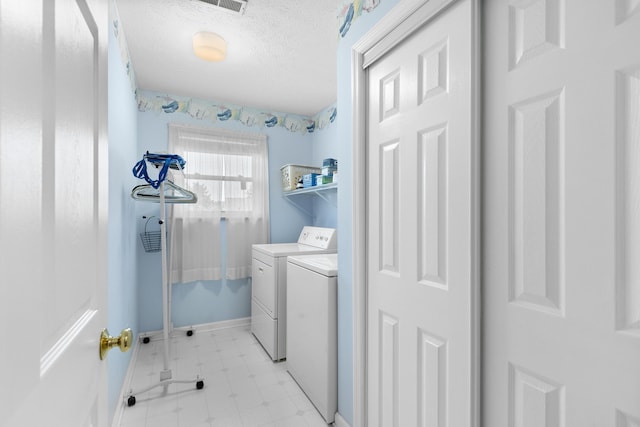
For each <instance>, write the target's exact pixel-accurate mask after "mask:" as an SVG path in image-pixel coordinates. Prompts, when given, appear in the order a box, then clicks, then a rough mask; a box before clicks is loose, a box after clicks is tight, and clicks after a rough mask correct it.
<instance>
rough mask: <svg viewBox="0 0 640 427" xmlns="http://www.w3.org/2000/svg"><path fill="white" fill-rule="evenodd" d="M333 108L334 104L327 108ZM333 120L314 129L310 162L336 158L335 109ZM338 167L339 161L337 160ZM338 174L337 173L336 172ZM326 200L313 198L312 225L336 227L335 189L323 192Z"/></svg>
mask: <svg viewBox="0 0 640 427" xmlns="http://www.w3.org/2000/svg"><path fill="white" fill-rule="evenodd" d="M332 108H333V109H335V106H333V107H330V108H328V109H327V110H331V109H332ZM334 117H335V120H334V121H333V122H332V123H329V124H328V125H327V126H326V127H323V128H322V129H319V130H316V131H315V132H314V133H313V134H312V144H311V146H312V150H313V151H312V156H311V164H312V165H317V166H322V161H323V160H324V159H328V158H331V159H336V160H338V150H339V145H340V144H339V140H338V122H339V121H340V116H339V115H338V113H337V111H335V112H334ZM338 167H340V163H339V162H338ZM338 176H339V174H338ZM325 197H326V200H325V199H323V198H321V197H315V198H314V199H313V207H312V209H313V211H312V212H313V225H315V226H317V227H330V228H337V227H338V206H337V205H338V195H337V191H333V192H328V193H326V194H325Z"/></svg>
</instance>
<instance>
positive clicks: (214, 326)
mask: <svg viewBox="0 0 640 427" xmlns="http://www.w3.org/2000/svg"><path fill="white" fill-rule="evenodd" d="M249 325H251V317H242V318H240V319H231V320H222V321H220V322H211V323H202V324H199V325H192V326H181V327H179V328H173V333H174V334H175V333H176V332H180V333H183V332H184V333H186V331H189V330H192V331H194V332H196V333H197V332H208V331H215V330H220V329H227V328H235V327H237V326H249ZM145 337H148V338H149V339H150V340H151V341H159V340H161V339H162V331H151V332H144V333H141V334H138V339H136V340H133V348H132V349H131V351H132V354H131V360H129V366H128V367H127V373H126V374H125V376H124V381H123V382H122V387H121V389H120V396H118V403H117V404H116V408H115V411H114V414H113V422H112V423H111V426H112V427H119V426H120V424H121V423H122V413H123V411H124V409H125V408H126V407H127V403H126V399H125V396H128V395H129V389H130V387H129V385H130V384H131V378H132V377H133V369H134V366H136V360H137V359H138V352H139V351H140V345H139V344H140V343H141V342H142V339H143V338H145ZM336 415H337V414H336ZM344 426H346V427H348V426H349V425H348V424H346V423H345V424H344Z"/></svg>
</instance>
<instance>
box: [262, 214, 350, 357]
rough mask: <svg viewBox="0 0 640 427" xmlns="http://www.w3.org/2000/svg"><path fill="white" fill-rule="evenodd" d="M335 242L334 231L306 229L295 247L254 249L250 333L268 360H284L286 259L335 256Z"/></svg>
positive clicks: (292, 245) (274, 245) (276, 245)
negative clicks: (267, 356)
mask: <svg viewBox="0 0 640 427" xmlns="http://www.w3.org/2000/svg"><path fill="white" fill-rule="evenodd" d="M337 241H338V239H337V235H336V230H335V229H334V228H322V227H310V226H307V227H304V228H303V229H302V231H301V232H300V236H299V237H298V242H297V243H272V244H259V245H253V250H252V256H253V261H252V268H251V269H252V282H251V332H252V333H253V335H255V337H256V338H257V339H258V341H259V342H260V344H262V347H264V349H265V350H266V351H267V353H268V354H269V356H270V357H271V359H273V360H281V359H284V358H285V357H287V354H286V345H287V343H286V327H287V323H286V314H287V311H286V298H287V257H288V256H289V255H301V254H327V253H335V252H336V248H337V243H338V242H337Z"/></svg>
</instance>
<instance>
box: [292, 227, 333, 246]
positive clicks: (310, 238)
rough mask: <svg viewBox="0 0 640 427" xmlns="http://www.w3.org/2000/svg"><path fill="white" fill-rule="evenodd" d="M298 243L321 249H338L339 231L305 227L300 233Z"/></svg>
mask: <svg viewBox="0 0 640 427" xmlns="http://www.w3.org/2000/svg"><path fill="white" fill-rule="evenodd" d="M298 243H300V244H303V245H309V246H313V247H316V248H321V249H336V248H337V246H338V237H337V231H336V229H335V228H324V227H312V226H305V227H304V228H303V229H302V231H301V232H300V237H298Z"/></svg>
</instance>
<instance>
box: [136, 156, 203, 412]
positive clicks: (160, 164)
mask: <svg viewBox="0 0 640 427" xmlns="http://www.w3.org/2000/svg"><path fill="white" fill-rule="evenodd" d="M147 163H149V164H151V165H153V166H155V167H156V168H159V169H160V171H159V173H158V178H157V179H151V178H150V177H149V175H148V173H147ZM185 163H186V162H185V161H184V159H183V158H182V157H180V156H178V155H177V154H162V153H149V152H148V151H147V153H146V154H145V155H144V156H143V158H142V160H140V161H139V162H138V163H136V165H135V166H134V167H133V175H134V176H135V177H136V178H140V179H144V180H145V181H146V182H147V184H143V185H138V186H136V187H134V188H133V189H132V190H131V197H132V198H133V199H135V200H140V201H145V202H153V203H159V204H160V218H159V221H158V223H159V224H160V239H159V242H160V253H161V257H162V320H163V322H162V335H163V344H164V346H163V359H164V365H163V370H162V371H161V372H160V380H159V381H158V382H157V383H156V384H153V385H151V386H149V387H145V388H143V389H140V390H135V391H134V390H130V391H129V393H128V394H127V396H126V400H127V405H128V406H133V405H135V403H136V397H135V396H136V395H137V394H140V393H145V392H147V391H149V390H151V389H153V388H156V387H160V386H162V387H164V393H166V392H167V388H168V386H169V385H170V384H176V383H183V384H189V383H195V384H196V388H197V389H198V390H200V389H202V388H203V387H204V378H202V377H200V376H196V377H195V378H190V379H177V378H173V377H172V374H171V368H170V367H169V332H170V328H171V325H170V320H171V319H170V310H171V307H170V294H169V293H170V291H171V287H170V283H169V271H168V269H169V265H168V261H167V258H168V254H167V226H166V206H165V205H166V204H167V203H196V202H197V201H198V198H197V197H196V195H195V194H194V193H192V192H191V191H189V190H186V189H184V188H182V187H180V186H178V185H176V184H174V183H173V182H171V181H170V180H169V179H168V174H169V170H170V169H173V170H177V171H180V172H182V170H183V168H184V166H185ZM144 234H145V235H146V234H147V233H146V225H145V233H144ZM141 237H142V236H141ZM143 243H144V244H145V250H147V244H148V243H149V242H148V241H147V242H145V240H144V238H143ZM152 251H153V250H149V252H152ZM188 335H191V334H188ZM145 342H148V340H145Z"/></svg>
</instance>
